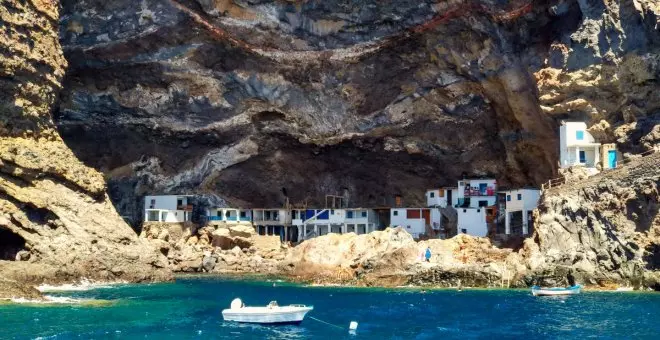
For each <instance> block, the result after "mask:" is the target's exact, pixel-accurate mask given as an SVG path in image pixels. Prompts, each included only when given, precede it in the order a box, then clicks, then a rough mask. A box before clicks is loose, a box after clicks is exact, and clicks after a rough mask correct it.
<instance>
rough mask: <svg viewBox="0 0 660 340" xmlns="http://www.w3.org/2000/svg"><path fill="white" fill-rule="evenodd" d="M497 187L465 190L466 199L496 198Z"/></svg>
mask: <svg viewBox="0 0 660 340" xmlns="http://www.w3.org/2000/svg"><path fill="white" fill-rule="evenodd" d="M495 192H496V191H495V187H486V188H481V189H480V188H465V195H464V196H465V197H478V196H495Z"/></svg>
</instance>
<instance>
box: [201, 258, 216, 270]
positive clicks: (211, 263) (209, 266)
mask: <svg viewBox="0 0 660 340" xmlns="http://www.w3.org/2000/svg"><path fill="white" fill-rule="evenodd" d="M216 262H217V258H216V257H215V256H211V255H207V256H204V259H202V268H203V269H204V271H206V272H210V271H212V270H213V268H215V264H216Z"/></svg>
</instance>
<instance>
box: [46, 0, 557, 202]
mask: <svg viewBox="0 0 660 340" xmlns="http://www.w3.org/2000/svg"><path fill="white" fill-rule="evenodd" d="M535 6H538V8H536V7H534V6H532V5H530V3H528V2H525V1H510V2H509V1H498V2H494V1H489V0H466V1H446V2H445V1H440V2H437V1H422V2H420V1H408V0H402V1H397V2H388V3H382V2H380V1H366V2H361V3H360V4H359V5H357V4H349V3H347V2H345V1H337V0H332V1H324V2H323V3H321V2H282V1H258V2H253V1H198V2H194V1H180V0H171V1H152V0H145V1H140V2H136V1H128V0H118V1H113V2H112V4H111V5H109V4H108V3H107V1H100V0H84V1H63V11H64V16H63V19H62V23H61V32H60V34H61V38H62V41H63V44H64V46H65V52H66V57H67V59H68V61H69V63H70V65H71V66H70V68H69V72H68V74H67V77H66V82H65V91H64V93H63V95H62V103H61V105H60V106H59V112H58V114H57V116H56V120H57V123H58V127H59V129H60V131H61V133H62V134H63V136H64V138H65V139H66V141H67V143H68V144H69V145H70V146H71V147H72V148H73V149H74V150H75V152H76V154H77V155H79V156H80V157H81V158H82V159H84V160H85V161H86V162H87V163H88V164H91V165H93V166H94V167H95V168H97V169H99V170H101V171H102V172H104V173H105V174H107V175H108V176H109V177H110V178H111V179H110V186H111V187H112V189H113V190H111V192H113V193H114V192H116V193H118V194H117V196H116V197H113V198H114V199H115V203H116V204H117V205H118V206H120V207H125V208H122V209H125V212H124V211H122V214H124V213H126V214H129V213H130V212H131V211H132V210H134V211H139V209H135V208H130V207H131V206H133V207H134V206H136V205H138V204H139V203H137V202H139V200H138V199H136V197H137V196H139V195H141V194H143V193H145V192H182V191H191V192H207V193H211V194H215V195H218V196H220V197H222V198H225V199H226V200H227V201H228V202H229V203H230V204H232V205H245V206H248V205H251V206H264V205H269V206H270V205H277V204H280V203H284V198H285V196H287V197H289V198H290V201H291V202H292V203H296V202H302V201H304V200H306V199H307V200H308V203H310V204H313V203H321V201H322V200H323V197H324V195H325V194H328V193H331V194H337V193H340V194H345V195H346V196H348V197H350V199H349V201H350V203H351V204H355V205H356V206H360V205H361V206H374V205H383V204H388V203H390V202H389V201H388V200H389V199H391V198H393V196H394V195H395V194H402V195H403V198H404V201H406V202H408V203H409V204H411V205H414V204H420V203H421V202H422V200H423V197H422V196H423V195H422V193H423V192H424V190H425V189H426V188H427V187H429V186H437V185H441V184H447V185H448V184H452V183H455V180H457V179H458V178H460V177H461V176H462V175H463V174H464V173H466V174H469V175H493V176H497V177H498V178H499V179H500V180H501V183H502V184H511V185H525V184H534V183H540V182H542V181H543V180H545V179H547V178H548V177H550V176H552V175H553V173H554V172H555V163H556V162H555V159H556V153H557V152H556V150H555V147H554V145H556V140H555V135H556V134H555V131H554V125H553V124H554V123H553V122H552V121H551V120H550V119H548V118H547V117H546V115H545V114H544V113H543V112H542V110H541V108H540V106H539V103H538V98H537V97H538V96H537V92H536V86H535V78H534V76H533V74H532V73H531V72H530V71H529V68H531V69H534V68H536V67H537V66H538V67H540V66H541V65H540V61H539V60H541V59H542V58H539V57H538V56H534V59H533V60H532V59H531V57H529V58H528V57H527V56H526V54H525V53H522V52H524V51H526V49H527V48H531V47H530V46H536V44H542V43H543V42H544V41H545V40H546V39H550V38H551V37H546V36H544V35H545V34H550V30H546V29H544V28H545V26H542V27H539V25H550V23H549V21H548V20H549V18H548V15H547V10H548V8H547V6H546V5H545V4H539V5H536V4H535ZM530 32H536V33H538V32H541V33H542V34H541V36H537V34H535V33H534V34H532V33H530ZM539 53H541V52H539ZM528 59H529V60H528ZM358 164H359V166H357V165H358ZM247 178H249V180H246V179H247ZM439 182H440V183H439ZM119 193H121V195H120V194H119Z"/></svg>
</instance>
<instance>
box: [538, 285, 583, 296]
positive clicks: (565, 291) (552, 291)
mask: <svg viewBox="0 0 660 340" xmlns="http://www.w3.org/2000/svg"><path fill="white" fill-rule="evenodd" d="M581 288H582V286H580V285H575V286H572V287H568V288H561V287H560V288H541V287H539V286H533V287H532V295H534V296H554V295H575V294H580V289H581Z"/></svg>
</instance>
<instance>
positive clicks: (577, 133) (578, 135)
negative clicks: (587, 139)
mask: <svg viewBox="0 0 660 340" xmlns="http://www.w3.org/2000/svg"><path fill="white" fill-rule="evenodd" d="M575 139H577V140H584V131H582V130H577V131H575Z"/></svg>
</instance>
